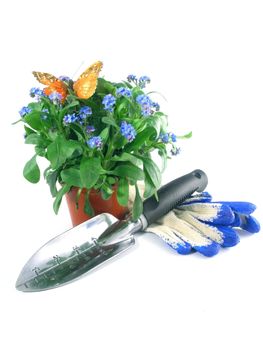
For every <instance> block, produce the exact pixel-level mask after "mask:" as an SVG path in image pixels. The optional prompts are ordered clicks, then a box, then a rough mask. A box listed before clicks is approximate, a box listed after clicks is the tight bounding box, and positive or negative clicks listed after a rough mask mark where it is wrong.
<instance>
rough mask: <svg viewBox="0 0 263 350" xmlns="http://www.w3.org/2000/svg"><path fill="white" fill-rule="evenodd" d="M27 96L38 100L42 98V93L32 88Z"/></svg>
mask: <svg viewBox="0 0 263 350" xmlns="http://www.w3.org/2000/svg"><path fill="white" fill-rule="evenodd" d="M29 95H30V96H31V97H37V98H38V99H39V98H40V97H42V96H44V92H43V90H41V89H39V88H36V87H33V88H31V89H30V92H29Z"/></svg>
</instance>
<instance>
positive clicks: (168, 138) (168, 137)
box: [159, 132, 177, 143]
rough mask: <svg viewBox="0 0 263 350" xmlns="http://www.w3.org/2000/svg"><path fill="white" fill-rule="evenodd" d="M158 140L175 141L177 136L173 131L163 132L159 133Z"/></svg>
mask: <svg viewBox="0 0 263 350" xmlns="http://www.w3.org/2000/svg"><path fill="white" fill-rule="evenodd" d="M159 138H160V140H161V141H162V142H163V143H168V142H169V141H172V142H176V140H177V138H176V135H175V134H174V133H171V132H170V133H165V134H160V136H159Z"/></svg>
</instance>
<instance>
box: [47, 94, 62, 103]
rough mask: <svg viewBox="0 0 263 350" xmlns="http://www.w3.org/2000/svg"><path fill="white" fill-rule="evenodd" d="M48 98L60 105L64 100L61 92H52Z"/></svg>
mask: <svg viewBox="0 0 263 350" xmlns="http://www.w3.org/2000/svg"><path fill="white" fill-rule="evenodd" d="M48 97H49V99H50V101H52V102H53V103H58V102H60V101H61V100H62V95H61V94H60V93H59V92H52V94H50V95H49V96H48Z"/></svg>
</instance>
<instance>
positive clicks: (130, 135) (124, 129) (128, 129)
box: [120, 121, 137, 142]
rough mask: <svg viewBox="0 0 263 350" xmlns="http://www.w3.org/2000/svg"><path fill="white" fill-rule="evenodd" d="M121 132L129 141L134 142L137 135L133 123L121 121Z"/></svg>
mask: <svg viewBox="0 0 263 350" xmlns="http://www.w3.org/2000/svg"><path fill="white" fill-rule="evenodd" d="M120 132H121V134H122V136H124V137H125V138H126V139H127V140H128V141H129V142H132V141H133V140H134V139H135V137H136V135H137V133H136V130H135V129H134V127H133V126H132V125H131V124H128V123H127V122H126V121H123V122H122V123H121V127H120Z"/></svg>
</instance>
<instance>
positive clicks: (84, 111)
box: [79, 106, 92, 120]
mask: <svg viewBox="0 0 263 350" xmlns="http://www.w3.org/2000/svg"><path fill="white" fill-rule="evenodd" d="M91 114H92V109H91V108H90V107H89V106H83V107H81V108H80V110H79V118H80V119H81V120H84V119H86V118H87V117H88V116H89V115H91Z"/></svg>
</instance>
